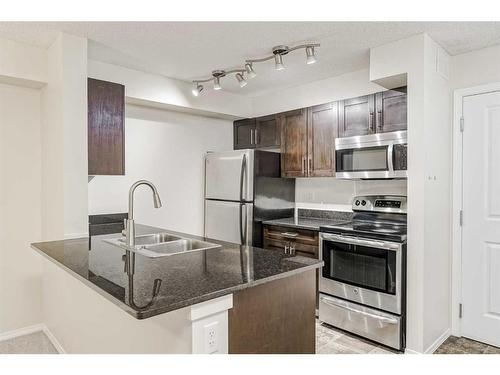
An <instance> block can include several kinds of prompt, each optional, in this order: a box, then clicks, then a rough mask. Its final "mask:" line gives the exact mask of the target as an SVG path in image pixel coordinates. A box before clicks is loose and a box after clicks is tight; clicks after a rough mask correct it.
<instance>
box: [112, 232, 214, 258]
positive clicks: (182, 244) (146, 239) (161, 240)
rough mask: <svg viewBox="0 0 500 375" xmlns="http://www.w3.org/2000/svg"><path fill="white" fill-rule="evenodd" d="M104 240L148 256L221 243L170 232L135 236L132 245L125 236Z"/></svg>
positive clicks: (177, 252)
mask: <svg viewBox="0 0 500 375" xmlns="http://www.w3.org/2000/svg"><path fill="white" fill-rule="evenodd" d="M105 242H108V243H110V244H112V245H115V246H118V247H120V248H122V249H125V250H130V251H133V252H136V253H138V254H141V255H144V256H146V257H150V258H158V257H165V256H171V255H176V254H182V253H189V252H192V251H202V250H209V249H216V248H219V247H221V245H218V244H214V243H210V242H205V241H200V240H195V239H191V238H182V237H179V236H175V235H172V234H170V233H153V234H145V235H141V236H136V237H135V246H133V247H130V246H129V245H127V243H126V239H125V237H121V238H114V239H110V240H105Z"/></svg>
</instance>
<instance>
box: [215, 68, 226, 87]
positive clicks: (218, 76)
mask: <svg viewBox="0 0 500 375" xmlns="http://www.w3.org/2000/svg"><path fill="white" fill-rule="evenodd" d="M212 76H213V77H214V90H220V89H222V86H221V85H220V79H221V77H225V76H226V72H225V71H224V70H214V71H213V72H212Z"/></svg>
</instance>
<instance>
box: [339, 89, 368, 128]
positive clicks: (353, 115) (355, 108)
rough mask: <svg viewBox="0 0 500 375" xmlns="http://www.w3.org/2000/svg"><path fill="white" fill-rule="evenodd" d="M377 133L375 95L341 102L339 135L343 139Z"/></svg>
mask: <svg viewBox="0 0 500 375" xmlns="http://www.w3.org/2000/svg"><path fill="white" fill-rule="evenodd" d="M373 133H375V95H366V96H360V97H359V98H353V99H346V100H341V101H340V104H339V134H340V136H341V137H351V136H355V135H366V134H373Z"/></svg>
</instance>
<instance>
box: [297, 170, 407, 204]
mask: <svg viewBox="0 0 500 375" xmlns="http://www.w3.org/2000/svg"><path fill="white" fill-rule="evenodd" d="M368 194H394V195H407V181H406V180H340V179H336V178H333V177H326V178H297V179H296V185H295V202H296V208H310V209H325V210H337V211H350V210H351V201H352V198H353V197H354V196H356V195H368Z"/></svg>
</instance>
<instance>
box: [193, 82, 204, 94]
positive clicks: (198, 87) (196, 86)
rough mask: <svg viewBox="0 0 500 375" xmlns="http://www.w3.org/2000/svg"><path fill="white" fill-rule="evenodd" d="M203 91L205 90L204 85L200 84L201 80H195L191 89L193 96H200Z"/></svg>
mask: <svg viewBox="0 0 500 375" xmlns="http://www.w3.org/2000/svg"><path fill="white" fill-rule="evenodd" d="M202 91H203V85H200V83H199V82H193V88H192V90H191V93H192V94H193V96H199V95H200V93H201V92H202Z"/></svg>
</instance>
